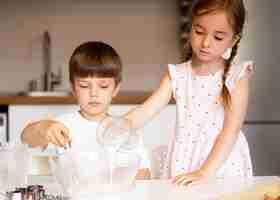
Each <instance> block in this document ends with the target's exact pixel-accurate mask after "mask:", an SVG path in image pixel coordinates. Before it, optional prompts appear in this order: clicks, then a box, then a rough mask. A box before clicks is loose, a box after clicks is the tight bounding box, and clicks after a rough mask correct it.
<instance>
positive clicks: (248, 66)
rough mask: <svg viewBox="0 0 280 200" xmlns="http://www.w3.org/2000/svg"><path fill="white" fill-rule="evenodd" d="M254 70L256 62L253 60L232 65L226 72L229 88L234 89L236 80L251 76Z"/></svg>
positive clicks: (226, 82)
mask: <svg viewBox="0 0 280 200" xmlns="http://www.w3.org/2000/svg"><path fill="white" fill-rule="evenodd" d="M253 71H254V62H253V61H251V60H250V61H244V62H241V63H234V64H232V65H231V66H230V68H229V71H228V72H227V74H226V81H225V84H226V86H227V87H228V89H229V90H230V91H231V90H233V88H234V86H235V85H236V82H237V81H239V80H240V79H242V78H244V77H245V78H249V77H251V75H252V74H253Z"/></svg>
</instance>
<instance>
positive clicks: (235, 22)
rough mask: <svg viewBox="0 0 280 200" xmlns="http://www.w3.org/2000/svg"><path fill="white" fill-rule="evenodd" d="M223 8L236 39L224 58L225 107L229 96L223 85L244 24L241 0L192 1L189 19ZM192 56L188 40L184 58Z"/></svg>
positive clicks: (243, 8)
mask: <svg viewBox="0 0 280 200" xmlns="http://www.w3.org/2000/svg"><path fill="white" fill-rule="evenodd" d="M219 10H223V11H225V12H226V14H227V17H228V21H229V23H230V25H231V26H232V29H233V31H234V34H235V37H236V39H237V41H236V43H235V45H234V46H233V48H232V52H231V55H230V57H229V59H227V60H225V69H224V74H223V88H222V100H223V104H224V106H225V107H229V106H230V102H231V97H230V93H229V90H228V88H227V87H226V85H225V80H226V77H227V73H228V71H229V68H230V66H231V63H232V61H233V59H234V58H235V56H236V54H237V50H238V47H239V43H240V40H241V38H242V31H243V27H244V24H245V17H246V11H245V6H244V2H243V0H197V1H194V3H193V6H192V9H191V12H192V15H191V18H192V19H191V21H193V19H194V18H195V17H196V16H202V15H205V14H208V13H211V12H215V11H219ZM191 57H192V49H191V45H190V40H188V42H187V43H186V45H185V60H189V59H191Z"/></svg>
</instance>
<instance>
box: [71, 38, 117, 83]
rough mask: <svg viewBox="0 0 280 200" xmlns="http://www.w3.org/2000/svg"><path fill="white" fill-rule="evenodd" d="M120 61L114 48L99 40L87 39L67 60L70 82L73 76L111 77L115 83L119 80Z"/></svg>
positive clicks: (72, 80)
mask: <svg viewBox="0 0 280 200" xmlns="http://www.w3.org/2000/svg"><path fill="white" fill-rule="evenodd" d="M121 71H122V63H121V58H120V56H119V55H118V53H117V52H116V50H115V49H114V48H113V47H111V46H110V45H108V44H105V43H104V42H100V41H89V42H85V43H82V44H81V45H79V46H78V47H77V48H76V49H75V50H74V52H73V53H72V55H71V58H70V61H69V76H70V82H71V84H73V83H74V78H75V77H81V78H84V77H88V76H91V77H112V78H114V79H115V83H116V85H117V84H118V83H119V82H120V81H121V79H122V76H121Z"/></svg>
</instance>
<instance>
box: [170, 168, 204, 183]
mask: <svg viewBox="0 0 280 200" xmlns="http://www.w3.org/2000/svg"><path fill="white" fill-rule="evenodd" d="M207 178H208V177H207V175H206V174H205V173H203V172H202V170H196V171H193V172H191V173H183V174H179V175H178V176H176V177H175V178H174V179H173V181H172V183H175V184H176V185H179V186H186V185H189V184H195V183H197V182H201V181H203V180H206V179H207Z"/></svg>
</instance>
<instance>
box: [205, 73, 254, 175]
mask: <svg viewBox="0 0 280 200" xmlns="http://www.w3.org/2000/svg"><path fill="white" fill-rule="evenodd" d="M235 87H236V88H235V89H234V90H233V91H232V95H231V106H230V108H229V109H225V117H224V125H223V128H222V131H221V133H220V134H219V135H218V136H217V138H216V141H215V143H214V146H213V148H212V150H211V152H210V154H209V156H208V158H207V160H206V161H205V163H204V164H203V166H202V167H201V170H202V171H204V172H206V174H213V173H215V172H216V171H217V170H218V169H219V167H220V166H221V165H222V164H223V163H224V162H225V161H226V159H227V158H228V156H229V154H230V153H231V151H232V149H233V146H234V144H235V142H236V140H237V138H238V134H239V132H240V129H241V127H242V125H243V122H244V120H245V117H246V113H247V107H248V99H249V77H247V76H245V77H244V78H242V79H240V80H239V81H238V82H237V84H236V86H235Z"/></svg>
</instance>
